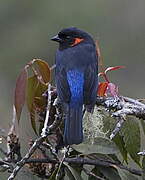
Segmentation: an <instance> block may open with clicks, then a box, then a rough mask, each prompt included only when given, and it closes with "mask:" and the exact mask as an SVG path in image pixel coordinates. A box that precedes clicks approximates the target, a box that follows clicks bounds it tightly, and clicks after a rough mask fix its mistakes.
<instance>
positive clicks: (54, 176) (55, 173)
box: [48, 168, 58, 180]
mask: <svg viewBox="0 0 145 180" xmlns="http://www.w3.org/2000/svg"><path fill="white" fill-rule="evenodd" d="M57 172H58V168H56V169H55V170H54V171H53V172H52V174H51V176H50V177H49V179H48V180H56V175H57Z"/></svg>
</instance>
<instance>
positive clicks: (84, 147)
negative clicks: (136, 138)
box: [72, 137, 118, 154]
mask: <svg viewBox="0 0 145 180" xmlns="http://www.w3.org/2000/svg"><path fill="white" fill-rule="evenodd" d="M72 147H73V148H74V149H75V150H76V151H78V152H81V153H83V154H92V153H101V154H115V153H118V148H117V147H116V145H115V143H114V142H112V141H110V140H108V139H105V138H102V137H98V138H95V141H94V144H92V143H91V141H87V142H84V143H81V144H79V145H72Z"/></svg>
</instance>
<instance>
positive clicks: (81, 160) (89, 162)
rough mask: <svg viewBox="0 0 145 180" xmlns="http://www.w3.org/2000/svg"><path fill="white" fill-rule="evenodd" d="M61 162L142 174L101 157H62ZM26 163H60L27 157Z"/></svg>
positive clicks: (53, 160)
mask: <svg viewBox="0 0 145 180" xmlns="http://www.w3.org/2000/svg"><path fill="white" fill-rule="evenodd" d="M63 162H67V163H72V164H79V165H84V164H87V165H95V166H103V167H115V166H116V167H118V168H120V169H124V170H126V171H129V172H130V173H132V174H135V175H138V176H141V175H142V171H140V170H137V169H134V168H128V167H127V166H124V165H122V164H118V163H115V162H110V161H103V160H102V159H101V160H99V159H96V160H94V159H88V158H81V157H77V158H64V160H63ZM25 163H27V164H29V163H53V164H59V163H61V162H60V161H58V160H55V159H28V160H26V162H25Z"/></svg>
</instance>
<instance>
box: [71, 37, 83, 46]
mask: <svg viewBox="0 0 145 180" xmlns="http://www.w3.org/2000/svg"><path fill="white" fill-rule="evenodd" d="M83 40H84V39H82V38H75V41H74V43H73V44H71V46H75V45H77V44H79V43H80V42H82V41H83Z"/></svg>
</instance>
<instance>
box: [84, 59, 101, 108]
mask: <svg viewBox="0 0 145 180" xmlns="http://www.w3.org/2000/svg"><path fill="white" fill-rule="evenodd" d="M97 73H98V68H97V61H96V63H92V64H90V65H89V66H88V67H87V68H86V71H85V76H84V104H86V105H92V106H93V105H94V104H95V102H96V96H97V87H98V77H97V76H98V75H97Z"/></svg>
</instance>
